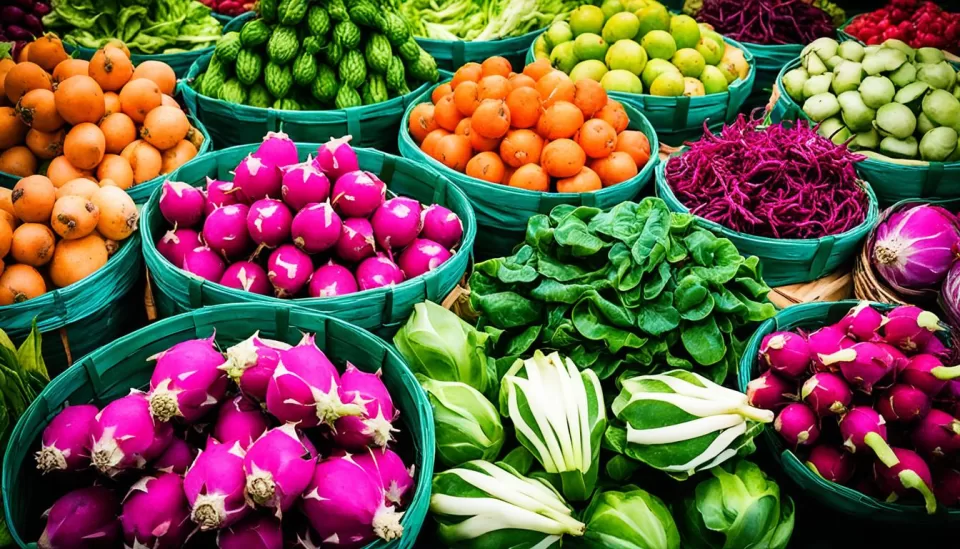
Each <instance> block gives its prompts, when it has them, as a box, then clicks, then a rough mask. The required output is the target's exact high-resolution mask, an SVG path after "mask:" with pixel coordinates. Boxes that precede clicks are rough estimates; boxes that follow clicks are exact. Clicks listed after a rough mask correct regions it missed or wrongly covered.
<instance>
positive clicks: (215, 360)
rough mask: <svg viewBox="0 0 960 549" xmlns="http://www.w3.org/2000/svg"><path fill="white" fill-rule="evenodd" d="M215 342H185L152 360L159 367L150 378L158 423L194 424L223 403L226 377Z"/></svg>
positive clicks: (152, 410) (153, 411) (151, 395)
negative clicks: (180, 420)
mask: <svg viewBox="0 0 960 549" xmlns="http://www.w3.org/2000/svg"><path fill="white" fill-rule="evenodd" d="M213 339H214V336H213V335H212V336H210V337H209V338H207V339H191V340H187V341H183V342H180V343H177V344H176V345H174V346H173V347H171V348H169V349H167V350H166V351H163V352H162V353H159V354H157V355H155V356H153V357H151V359H154V360H156V361H157V365H156V367H155V368H154V370H153V376H151V377H150V393H149V399H150V413H151V414H153V417H155V418H156V419H157V420H159V421H164V422H165V421H170V419H171V418H173V417H182V418H183V419H184V421H186V422H187V423H194V422H196V421H198V420H199V419H200V418H202V417H203V416H204V415H206V414H207V413H208V412H210V411H212V410H213V409H214V407H215V406H216V404H217V403H218V402H220V401H221V400H223V396H224V394H225V393H226V391H227V376H226V375H224V373H223V372H222V371H221V370H220V366H222V365H223V363H224V359H223V355H221V354H220V352H219V351H217V350H216V348H215V347H214V344H213Z"/></svg>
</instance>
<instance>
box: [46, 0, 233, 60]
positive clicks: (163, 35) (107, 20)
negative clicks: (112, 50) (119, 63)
mask: <svg viewBox="0 0 960 549" xmlns="http://www.w3.org/2000/svg"><path fill="white" fill-rule="evenodd" d="M43 23H44V25H45V26H46V28H48V29H52V30H56V31H58V32H59V33H60V35H61V37H62V38H63V40H64V41H65V42H67V43H70V44H75V45H78V46H83V47H86V48H91V49H96V48H100V47H102V46H103V45H104V44H106V43H107V42H109V41H110V40H114V39H119V40H122V41H123V42H124V43H126V45H127V47H129V48H130V50H131V51H135V52H138V53H145V54H157V53H177V52H183V51H188V50H195V49H202V48H205V47H208V46H212V45H213V44H214V43H215V42H216V41H217V39H218V38H219V37H220V31H221V28H220V23H219V22H218V21H217V20H216V19H214V18H213V16H212V15H211V13H210V8H208V7H207V6H204V5H203V4H201V3H200V2H197V1H195V0H54V1H53V11H51V12H50V13H49V14H48V15H47V16H46V17H44V18H43Z"/></svg>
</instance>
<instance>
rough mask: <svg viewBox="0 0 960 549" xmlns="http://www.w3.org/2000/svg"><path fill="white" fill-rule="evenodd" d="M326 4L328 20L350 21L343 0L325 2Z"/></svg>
mask: <svg viewBox="0 0 960 549" xmlns="http://www.w3.org/2000/svg"><path fill="white" fill-rule="evenodd" d="M326 4H327V13H329V14H330V19H333V20H334V21H348V20H349V19H350V14H349V13H347V6H346V5H345V4H344V3H343V0H327V2H326Z"/></svg>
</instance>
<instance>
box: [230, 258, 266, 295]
mask: <svg viewBox="0 0 960 549" xmlns="http://www.w3.org/2000/svg"><path fill="white" fill-rule="evenodd" d="M220 284H222V285H224V286H226V287H227V288H233V289H235V290H243V291H245V292H250V293H252V294H260V295H270V290H271V288H270V281H269V280H268V279H267V272H266V271H264V270H263V267H261V266H260V265H258V264H256V263H254V262H253V261H237V262H236V263H233V264H232V265H230V266H229V267H227V270H226V271H224V272H223V276H222V277H221V278H220Z"/></svg>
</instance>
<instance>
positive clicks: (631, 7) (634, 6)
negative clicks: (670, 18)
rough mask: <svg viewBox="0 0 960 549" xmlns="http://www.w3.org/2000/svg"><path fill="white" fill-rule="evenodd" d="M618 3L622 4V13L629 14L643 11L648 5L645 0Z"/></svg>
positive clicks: (623, 0)
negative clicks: (626, 12) (627, 12)
mask: <svg viewBox="0 0 960 549" xmlns="http://www.w3.org/2000/svg"><path fill="white" fill-rule="evenodd" d="M620 3H621V4H623V11H629V12H631V13H633V12H636V11H637V10H639V9H643V8H645V7H647V6H648V5H649V4H650V2H647V0H620Z"/></svg>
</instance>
